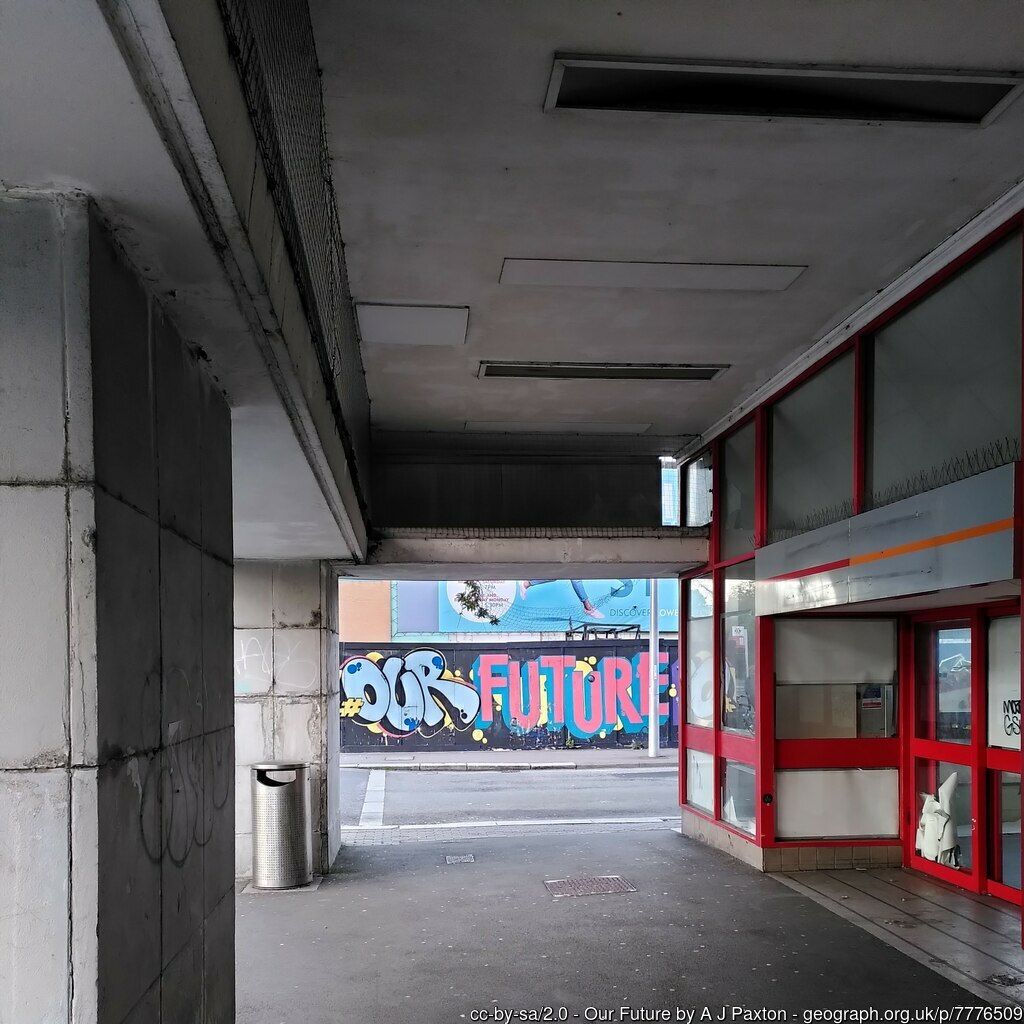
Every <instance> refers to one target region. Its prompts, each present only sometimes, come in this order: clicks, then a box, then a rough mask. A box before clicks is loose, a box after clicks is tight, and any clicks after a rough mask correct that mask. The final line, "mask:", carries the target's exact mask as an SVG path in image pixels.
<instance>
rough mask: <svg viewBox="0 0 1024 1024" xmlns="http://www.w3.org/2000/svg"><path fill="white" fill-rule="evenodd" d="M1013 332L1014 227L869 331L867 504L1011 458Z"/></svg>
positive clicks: (1016, 337)
mask: <svg viewBox="0 0 1024 1024" xmlns="http://www.w3.org/2000/svg"><path fill="white" fill-rule="evenodd" d="M1020 339H1021V238H1020V235H1019V234H1014V235H1012V236H1011V237H1010V238H1009V239H1007V240H1006V241H1005V242H1003V243H1001V244H1000V245H999V246H997V247H996V248H995V249H993V250H992V251H991V252H989V253H987V254H986V255H985V256H982V257H981V258H980V259H978V260H976V261H975V262H974V263H972V264H971V265H970V266H968V267H967V268H966V269H965V270H963V271H961V272H960V273H959V274H957V276H956V277H954V278H952V279H951V280H949V281H947V282H946V283H945V284H944V285H942V286H941V287H940V288H939V289H938V290H937V291H935V292H933V293H932V294H931V295H928V296H927V297H925V298H924V299H922V300H921V301H920V302H919V303H917V304H916V305H915V306H913V307H911V309H909V310H908V311H907V312H906V313H904V314H902V315H901V316H900V317H899V318H898V319H896V320H894V321H893V322H892V323H891V324H889V325H888V326H886V327H883V328H882V329H881V330H880V331H879V332H878V334H877V335H876V336H875V342H874V346H873V349H874V352H873V371H872V382H873V383H872V388H871V410H870V417H869V428H868V466H867V471H868V497H869V500H870V502H871V504H872V506H874V507H878V506H880V505H886V504H888V503H890V502H892V501H898V500H900V499H902V498H905V497H908V496H909V495H911V494H919V493H921V492H922V491H927V490H931V489H932V488H934V487H941V486H942V485H943V484H946V483H951V482H952V481H954V480H960V479H963V478H964V477H968V476H972V475H973V474H975V473H980V472H982V471H983V470H985V469H991V468H993V467H994V466H999V465H1004V464H1005V463H1008V462H1012V461H1014V460H1015V459H1018V458H1020V454H1019V452H1020V418H1021V413H1020V387H1021V352H1020Z"/></svg>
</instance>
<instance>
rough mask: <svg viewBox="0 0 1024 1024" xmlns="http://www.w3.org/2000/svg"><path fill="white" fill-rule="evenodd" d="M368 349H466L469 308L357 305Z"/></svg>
mask: <svg viewBox="0 0 1024 1024" xmlns="http://www.w3.org/2000/svg"><path fill="white" fill-rule="evenodd" d="M356 316H357V317H358V318H359V334H360V337H361V338H362V339H363V343H364V344H365V345H445V346H449V347H451V346H456V345H465V343H466V330H467V328H468V326H469V307H468V306H399V305H385V304H383V303H380V304H377V303H368V302H360V303H357V304H356Z"/></svg>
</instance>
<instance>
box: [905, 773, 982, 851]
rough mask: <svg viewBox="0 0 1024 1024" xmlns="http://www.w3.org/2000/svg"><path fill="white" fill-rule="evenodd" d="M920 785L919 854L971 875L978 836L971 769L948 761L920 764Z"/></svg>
mask: <svg viewBox="0 0 1024 1024" xmlns="http://www.w3.org/2000/svg"><path fill="white" fill-rule="evenodd" d="M916 783H917V784H916V786H915V787H914V792H915V793H916V794H917V835H916V837H915V840H914V848H915V850H916V851H917V853H918V854H919V855H920V856H921V857H923V858H924V859H925V860H930V861H934V862H935V863H937V864H944V865H945V866H946V867H948V868H953V869H955V870H960V871H970V870H971V864H972V862H973V851H972V840H973V836H974V829H973V826H972V820H971V819H972V815H971V783H972V780H971V769H970V767H969V766H967V765H964V764H951V763H950V762H947V761H927V760H919V761H918V762H917V771H916Z"/></svg>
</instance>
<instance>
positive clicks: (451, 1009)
mask: <svg viewBox="0 0 1024 1024" xmlns="http://www.w3.org/2000/svg"><path fill="white" fill-rule="evenodd" d="M449 858H451V859H452V860H453V861H454V862H453V863H449ZM467 858H472V859H471V860H467ZM602 875H621V876H623V878H625V879H626V880H627V881H628V882H630V883H632V885H633V886H635V889H636V891H635V892H626V893H618V894H615V895H603V896H602V895H595V896H567V897H561V898H556V897H554V896H553V895H552V894H551V893H550V892H549V891H548V889H547V888H546V887H545V882H547V881H551V880H558V879H565V878H569V877H574V876H602ZM237 907H238V912H237V949H238V979H237V991H238V1021H239V1024H283V1022H286V1024H337V1022H339V1021H345V1022H349V1021H351V1022H353V1024H463V1022H468V1021H471V1020H491V1021H495V1020H502V1021H510V1020H516V1019H518V1020H529V1019H534V1020H544V1019H551V1020H556V1021H557V1020H563V1019H566V1020H569V1021H574V1020H616V1021H620V1020H666V1019H667V1020H684V1021H690V1022H691V1024H699V1022H700V1020H701V1011H702V1010H703V1009H704V1008H707V1009H708V1010H709V1012H710V1013H711V1015H712V1019H715V1020H719V1019H724V1020H727V1021H733V1022H735V1021H740V1020H743V1019H744V1018H743V1017H742V1016H735V1015H734V1010H733V1008H742V1009H743V1010H747V1011H750V1012H752V1013H755V1012H760V1011H763V1010H765V1009H767V1010H774V1011H779V1012H780V1013H781V1014H784V1016H774V1017H765V1016H760V1017H757V1018H750V1017H748V1018H746V1019H760V1020H765V1019H771V1020H787V1021H791V1022H795V1021H799V1022H801V1024H805V1022H808V1021H811V1020H812V1018H810V1017H805V1016H804V1014H805V1013H807V1012H808V1011H813V1010H823V1009H827V1010H830V1011H835V1010H837V1009H846V1010H850V1009H857V1010H871V1009H874V1010H876V1011H878V1012H879V1014H881V1013H883V1012H884V1011H885V1010H895V1009H898V1008H905V1009H908V1010H922V1009H925V1008H932V1009H933V1010H934V1009H943V1010H949V1009H951V1008H952V1007H955V1006H976V1005H979V1003H980V1002H981V1000H980V999H979V998H978V997H977V996H976V995H974V994H972V993H970V992H968V991H966V990H965V989H963V988H961V987H959V986H957V985H956V984H954V983H952V982H951V981H949V980H948V979H947V978H944V977H942V976H940V975H939V974H937V973H935V972H934V971H933V970H931V969H929V967H928V966H925V965H923V964H921V963H919V962H918V961H917V960H914V959H911V958H910V957H907V956H905V955H904V954H903V953H901V952H898V951H897V950H895V949H893V948H892V946H890V945H887V944H886V943H885V942H883V941H881V940H880V939H879V938H878V937H876V936H874V935H871V934H869V933H868V932H867V931H865V930H864V929H863V928H860V927H857V926H856V925H854V924H853V923H851V922H850V921H847V920H844V919H843V918H842V917H840V916H838V915H837V914H835V913H832V912H830V911H829V910H828V909H826V908H824V907H822V906H820V905H819V904H818V903H816V902H815V901H814V900H812V899H810V898H808V897H807V896H806V895H802V894H798V893H797V892H794V891H793V890H792V889H791V888H788V887H787V886H786V885H783V884H782V883H781V882H780V881H778V880H776V879H774V878H771V877H769V876H766V875H761V874H758V873H757V872H755V871H753V870H751V869H749V868H747V867H746V866H745V865H743V864H740V863H738V862H736V861H734V860H732V859H731V858H729V857H727V856H725V855H723V854H721V853H718V852H717V851H714V850H710V849H708V848H706V847H704V846H701V845H700V844H698V843H695V842H692V841H690V840H687V839H685V838H684V837H682V836H680V835H678V834H677V833H675V832H673V831H670V830H668V829H659V830H655V831H639V830H637V831H625V832H623V831H616V832H601V833H593V834H591V833H581V832H578V831H577V832H574V833H573V834H571V835H552V834H550V832H547V833H545V834H543V835H537V836H523V835H520V836H515V837H513V838H506V839H482V838H479V837H477V838H473V837H471V836H469V835H467V834H466V833H465V832H464V833H463V834H462V835H461V836H459V837H458V838H454V837H453V838H451V839H449V840H446V841H443V842H419V843H407V844H402V845H399V846H393V847H384V848H369V847H365V846H362V847H349V848H347V849H345V850H344V851H343V854H342V856H341V858H340V859H339V861H338V864H337V873H336V874H333V875H331V876H329V877H328V878H326V879H324V881H323V883H322V884H321V886H320V887H319V889H318V890H317V891H305V892H299V893H292V894H257V895H243V896H239V898H238V904H237ZM544 1007H551V1008H552V1011H551V1016H550V1017H545V1016H543V1015H541V1014H542V1013H543V1008H544ZM622 1007H626V1008H628V1009H627V1011H626V1015H623V1011H622V1010H621V1009H620V1008H622ZM563 1008H564V1014H565V1015H564V1017H563V1016H562V1012H563ZM723 1009H725V1010H726V1011H727V1016H726V1017H724V1018H719V1017H718V1015H719V1013H721V1012H722V1010H723ZM509 1010H513V1011H514V1010H527V1011H531V1010H532V1011H537V1012H538V1015H536V1016H533V1017H532V1018H531V1017H530V1016H519V1017H518V1018H516V1017H511V1018H510V1017H509V1016H506V1015H505V1013H506V1012H507V1011H509ZM497 1011H502V1012H501V1014H500V1015H497V1014H496V1012H497ZM655 1011H658V1012H659V1013H661V1014H662V1015H659V1016H653V1015H652V1014H653V1013H654V1012H655ZM664 1011H667V1012H668V1014H669V1016H664ZM680 1011H681V1014H680ZM689 1011H694V1016H693V1017H692V1018H690V1017H687V1016H686V1014H687V1013H688V1012H689ZM482 1013H486V1014H487V1015H488V1016H482ZM599 1013H600V1014H606V1016H598V1015H597V1014H599ZM644 1013H646V1014H647V1015H646V1016H641V1014H644ZM708 1019H709V1018H708V1017H705V1018H704V1020H708ZM816 1019H817V1020H818V1021H821V1020H823V1019H824V1018H821V1017H818V1018H816ZM828 1019H829V1020H831V1021H836V1020H838V1019H839V1018H837V1017H835V1016H833V1017H831V1018H828ZM864 1019H867V1018H864ZM876 1019H878V1020H884V1019H885V1018H884V1017H882V1016H879V1017H877V1018H876ZM889 1019H890V1020H895V1021H900V1020H901V1018H900V1017H895V1018H893V1017H890V1018H889ZM904 1019H905V1020H906V1021H913V1020H914V1019H915V1018H914V1017H913V1016H908V1017H906V1018H904ZM922 1019H923V1018H922ZM932 1019H935V1018H932ZM963 1019H964V1020H967V1018H966V1017H964V1018H963ZM973 1019H978V1018H977V1017H975V1018H973Z"/></svg>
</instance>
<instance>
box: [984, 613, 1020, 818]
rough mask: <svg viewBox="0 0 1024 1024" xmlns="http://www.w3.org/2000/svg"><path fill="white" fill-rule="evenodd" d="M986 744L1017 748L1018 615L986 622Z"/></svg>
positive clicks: (1018, 708) (1018, 737)
mask: <svg viewBox="0 0 1024 1024" xmlns="http://www.w3.org/2000/svg"><path fill="white" fill-rule="evenodd" d="M988 745H989V746H990V747H1006V748H1007V749H1009V750H1020V616H1019V615H1009V616H1007V617H1006V618H1002V619H993V620H992V621H991V622H990V623H989V626H988ZM1018 810H1019V808H1018Z"/></svg>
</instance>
